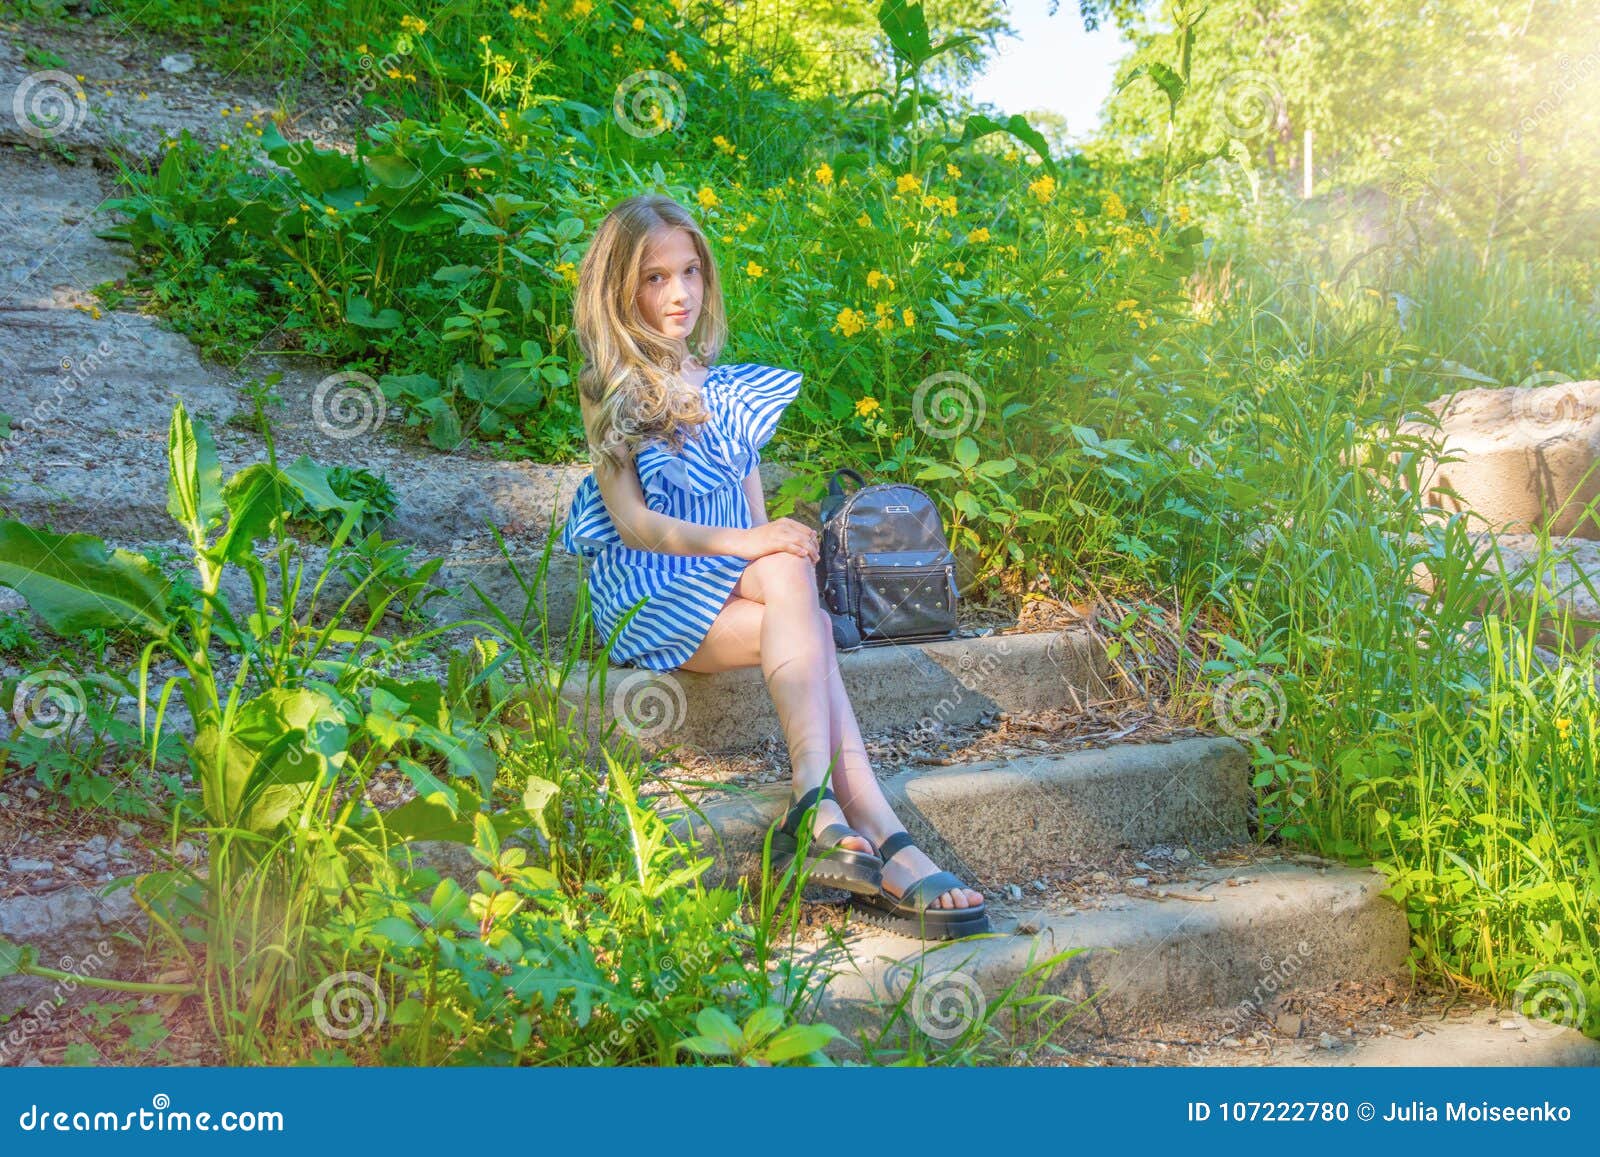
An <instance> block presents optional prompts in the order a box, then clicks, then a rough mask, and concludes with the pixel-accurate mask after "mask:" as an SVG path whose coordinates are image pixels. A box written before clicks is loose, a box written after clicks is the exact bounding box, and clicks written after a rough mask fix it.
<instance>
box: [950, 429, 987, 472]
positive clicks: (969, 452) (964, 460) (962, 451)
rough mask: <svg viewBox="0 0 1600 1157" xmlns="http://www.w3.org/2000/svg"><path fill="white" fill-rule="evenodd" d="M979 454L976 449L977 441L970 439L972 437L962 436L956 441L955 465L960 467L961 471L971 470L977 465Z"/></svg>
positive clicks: (968, 435)
mask: <svg viewBox="0 0 1600 1157" xmlns="http://www.w3.org/2000/svg"><path fill="white" fill-rule="evenodd" d="M980 453H981V451H980V450H979V449H978V441H977V439H976V438H974V437H972V435H970V434H963V435H962V436H961V437H959V438H957V439H956V447H955V455H956V465H957V466H960V467H961V468H962V469H963V470H971V469H972V468H973V467H974V466H976V465H977V464H978V457H979V455H980Z"/></svg>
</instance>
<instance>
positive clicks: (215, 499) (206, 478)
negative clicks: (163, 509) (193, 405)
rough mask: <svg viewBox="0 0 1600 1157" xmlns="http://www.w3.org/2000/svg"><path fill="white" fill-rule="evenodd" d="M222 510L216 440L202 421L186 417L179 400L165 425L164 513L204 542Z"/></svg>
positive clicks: (225, 508)
mask: <svg viewBox="0 0 1600 1157" xmlns="http://www.w3.org/2000/svg"><path fill="white" fill-rule="evenodd" d="M226 510H227V505H226V504H225V503H224V502H223V499H222V467H221V466H220V465H218V463H217V447H216V443H214V442H213V441H212V439H211V432H210V431H209V430H207V429H206V428H205V426H204V425H200V426H196V425H195V424H194V423H192V422H191V421H190V420H189V412H188V411H187V410H186V409H184V406H183V403H182V402H179V403H178V405H177V406H175V407H174V408H173V411H172V422H171V424H170V425H169V426H168V429H167V513H168V514H170V515H172V517H173V518H174V519H176V520H177V522H178V524H179V525H181V526H182V527H183V528H184V529H185V530H187V531H188V532H189V535H190V538H191V539H195V540H198V541H200V542H204V541H205V538H206V536H207V535H209V534H210V533H211V531H212V529H213V528H214V527H216V526H217V524H218V523H220V522H221V521H222V516H223V514H224V513H225V512H226Z"/></svg>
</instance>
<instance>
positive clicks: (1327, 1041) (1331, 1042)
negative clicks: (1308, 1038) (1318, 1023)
mask: <svg viewBox="0 0 1600 1157" xmlns="http://www.w3.org/2000/svg"><path fill="white" fill-rule="evenodd" d="M1317 1047H1318V1048H1319V1049H1336V1048H1338V1047H1339V1042H1338V1041H1337V1040H1336V1039H1335V1038H1334V1037H1333V1035H1332V1034H1331V1033H1323V1034H1322V1035H1321V1036H1319V1037H1318V1038H1317Z"/></svg>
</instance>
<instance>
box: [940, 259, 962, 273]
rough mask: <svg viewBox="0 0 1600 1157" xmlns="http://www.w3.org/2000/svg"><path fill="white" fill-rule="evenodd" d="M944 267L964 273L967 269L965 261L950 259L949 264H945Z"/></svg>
mask: <svg viewBox="0 0 1600 1157" xmlns="http://www.w3.org/2000/svg"><path fill="white" fill-rule="evenodd" d="M945 268H946V269H953V270H955V271H956V272H957V273H965V272H966V271H967V263H966V262H965V261H952V262H951V263H950V264H949V265H946V266H945Z"/></svg>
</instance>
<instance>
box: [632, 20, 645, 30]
mask: <svg viewBox="0 0 1600 1157" xmlns="http://www.w3.org/2000/svg"><path fill="white" fill-rule="evenodd" d="M633 30H634V31H635V32H643V31H644V17H643V16H635V17H634V18H633Z"/></svg>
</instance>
